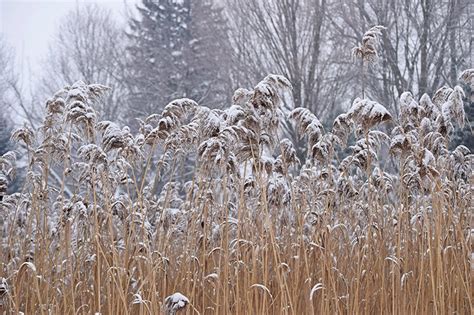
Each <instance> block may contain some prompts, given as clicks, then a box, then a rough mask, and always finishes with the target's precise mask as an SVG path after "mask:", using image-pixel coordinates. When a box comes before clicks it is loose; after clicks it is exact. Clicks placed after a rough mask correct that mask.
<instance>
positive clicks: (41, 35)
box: [0, 0, 138, 85]
mask: <svg viewBox="0 0 474 315" xmlns="http://www.w3.org/2000/svg"><path fill="white" fill-rule="evenodd" d="M137 1H138V0H0V33H2V34H3V35H4V37H5V38H6V40H7V42H8V44H9V45H10V46H11V47H12V48H13V49H14V50H15V54H16V63H17V64H16V69H17V71H18V72H19V73H21V74H22V75H23V76H24V77H28V76H34V74H35V72H36V71H38V67H39V64H40V62H41V59H42V58H43V57H44V56H45V54H46V52H47V51H48V45H49V42H50V39H51V38H52V37H54V35H55V33H56V31H57V29H58V25H59V22H60V21H61V18H62V17H63V16H64V15H66V13H67V12H69V11H70V10H73V9H74V8H75V7H76V6H81V5H84V4H85V3H97V4H98V5H100V6H103V7H105V8H108V9H110V10H111V11H112V12H113V14H114V15H116V18H117V19H118V20H123V21H124V20H125V12H126V8H127V7H128V8H130V7H133V4H134V3H136V2H137ZM24 79H26V80H23V83H24V84H26V85H28V83H29V82H27V81H29V80H28V79H27V78H24Z"/></svg>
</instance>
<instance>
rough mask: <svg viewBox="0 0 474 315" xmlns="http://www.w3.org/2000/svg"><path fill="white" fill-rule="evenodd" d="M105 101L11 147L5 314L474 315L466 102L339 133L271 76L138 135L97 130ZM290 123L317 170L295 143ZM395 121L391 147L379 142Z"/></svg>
mask: <svg viewBox="0 0 474 315" xmlns="http://www.w3.org/2000/svg"><path fill="white" fill-rule="evenodd" d="M380 30H381V29H378V28H375V29H373V30H371V31H369V32H368V33H367V34H366V36H365V37H364V41H363V45H364V46H363V47H361V48H360V54H362V56H363V57H364V58H369V59H370V58H373V54H374V53H375V52H374V51H375V49H374V41H375V37H376V36H377V35H378V34H379V33H380ZM371 56H372V57H371ZM463 76H464V75H463ZM106 91H107V88H105V87H103V86H100V85H86V84H84V83H82V82H78V83H76V84H74V85H73V86H71V87H66V88H65V89H63V90H62V91H60V92H58V93H57V94H56V95H54V96H53V98H51V99H50V100H48V101H47V104H46V105H47V106H46V108H47V115H46V117H45V120H44V124H43V125H42V126H41V128H40V129H39V130H37V131H33V130H31V129H29V128H27V127H24V128H20V129H18V130H17V131H15V133H14V134H13V136H12V137H13V138H14V139H15V140H17V141H20V142H23V143H24V144H26V146H27V149H26V150H27V153H28V158H29V161H28V162H29V163H28V165H29V166H28V176H27V180H26V182H25V185H24V188H23V190H22V191H21V192H17V193H14V194H11V195H8V194H5V191H6V187H7V185H8V183H9V180H10V177H11V176H13V173H14V164H15V159H16V156H15V154H13V153H7V154H5V155H3V156H2V157H0V194H1V195H3V200H2V201H1V218H2V223H3V224H2V226H1V231H0V232H1V238H2V251H1V255H0V261H1V264H2V272H3V276H4V277H5V278H1V281H0V299H1V300H0V301H1V302H2V305H1V306H0V307H3V308H4V309H5V310H7V312H9V313H20V312H24V313H25V314H28V313H34V312H43V313H48V312H49V313H53V314H66V313H75V314H90V313H101V314H158V313H160V312H164V313H165V314H175V313H179V312H182V313H187V314H190V313H193V314H194V313H196V314H198V313H200V314H205V313H215V314H222V313H232V314H243V313H249V314H280V313H281V314H283V313H288V314H308V313H321V314H331V313H348V314H358V313H373V314H375V313H380V312H382V311H383V312H388V313H406V314H408V313H422V314H428V313H433V314H434V313H468V312H469V310H470V309H472V292H471V291H470V287H471V285H470V283H471V279H470V277H471V273H472V267H471V266H470V264H469V261H468V260H469V257H470V255H471V252H472V247H471V243H470V242H472V236H470V235H471V234H470V233H472V231H471V223H472V190H473V189H472V188H473V187H472V182H473V179H474V178H473V172H472V162H473V155H472V154H471V152H469V150H468V149H467V148H466V147H463V146H459V147H457V148H455V149H454V150H453V151H450V150H448V148H449V141H450V136H451V132H452V130H453V129H454V125H453V123H456V125H459V126H462V124H463V123H464V120H465V118H464V112H463V107H462V98H463V97H464V94H463V91H462V89H461V88H460V87H454V88H453V89H451V88H443V89H441V90H440V91H438V92H437V93H436V94H435V95H434V96H433V99H430V97H429V96H428V95H426V94H425V95H423V96H422V98H421V99H420V101H419V102H418V101H417V100H415V99H414V97H413V95H412V94H410V93H404V94H402V96H401V98H400V102H399V107H400V108H399V113H400V114H399V115H398V117H394V116H392V115H391V114H390V113H389V112H388V111H387V109H386V108H385V107H383V106H382V105H380V104H378V103H376V102H373V101H371V100H369V99H359V98H358V99H356V100H354V102H353V104H352V107H351V108H350V109H349V110H348V111H347V113H343V114H341V115H339V116H338V117H337V118H336V119H335V121H334V124H333V127H332V130H331V131H326V130H324V128H323V125H322V124H321V122H320V121H319V120H318V118H317V117H316V116H315V115H314V114H313V113H311V112H310V111H309V110H308V109H304V108H296V109H293V110H291V111H287V107H288V103H287V99H288V98H289V95H290V92H291V84H290V83H289V82H288V80H286V79H285V78H283V77H281V76H276V75H270V76H268V77H267V78H265V79H264V80H263V81H262V82H260V83H259V84H258V85H257V86H256V87H255V88H254V89H252V90H245V89H239V90H237V91H236V92H235V94H234V97H233V103H232V104H231V106H230V107H228V108H226V109H222V110H216V109H209V108H207V107H204V106H200V105H199V104H197V103H196V102H194V101H192V100H189V99H178V100H175V101H173V102H171V103H170V104H168V105H167V106H166V107H165V108H164V110H163V112H162V113H157V114H153V115H151V116H149V117H147V118H146V119H144V120H142V121H140V129H139V131H137V132H136V133H134V132H132V131H131V130H130V128H128V127H126V126H125V127H122V126H120V125H118V124H117V123H115V122H111V121H97V113H96V112H95V110H94V106H95V103H96V102H97V100H98V98H100V97H102V95H104V93H106ZM288 121H290V122H293V123H295V124H296V127H297V128H296V129H297V131H298V132H299V134H300V136H301V137H305V138H306V139H307V148H306V149H307V156H306V158H305V159H304V160H303V159H302V160H300V159H301V157H298V156H297V151H296V149H295V144H293V143H292V141H291V140H289V139H288V138H285V137H283V136H282V135H283V132H282V130H283V129H284V128H283V127H284V126H285V125H287V124H288ZM386 122H389V124H386V126H384V127H385V128H391V132H387V133H385V132H383V131H381V130H377V127H378V126H379V125H380V124H381V123H386ZM353 133H354V134H355V136H356V139H355V140H354V141H352V140H351V141H349V140H348V139H350V137H351V135H352V134H353ZM348 142H349V144H350V145H349V146H348V144H347V143H348ZM345 149H349V150H345ZM348 151H351V153H350V154H348V155H344V152H348ZM387 151H389V152H390V155H387V153H386V152H387ZM191 157H194V158H195V160H194V162H193V163H194V164H195V167H194V168H193V169H192V170H191V172H190V173H189V174H188V175H187V176H182V174H181V173H183V172H184V171H186V168H185V167H184V166H185V159H186V158H191ZM178 290H179V291H180V292H183V293H184V294H185V295H186V296H184V295H183V294H181V293H173V292H175V291H178Z"/></svg>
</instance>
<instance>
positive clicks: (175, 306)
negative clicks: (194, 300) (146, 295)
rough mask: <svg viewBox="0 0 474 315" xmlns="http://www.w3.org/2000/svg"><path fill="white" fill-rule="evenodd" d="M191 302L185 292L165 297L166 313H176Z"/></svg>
mask: <svg viewBox="0 0 474 315" xmlns="http://www.w3.org/2000/svg"><path fill="white" fill-rule="evenodd" d="M188 304H189V300H188V298H187V297H186V296H184V295H183V294H181V293H179V292H176V293H174V294H172V295H170V296H168V297H166V299H165V303H164V313H165V314H166V315H174V314H176V312H178V311H179V310H181V309H184V308H185V307H186V305H188Z"/></svg>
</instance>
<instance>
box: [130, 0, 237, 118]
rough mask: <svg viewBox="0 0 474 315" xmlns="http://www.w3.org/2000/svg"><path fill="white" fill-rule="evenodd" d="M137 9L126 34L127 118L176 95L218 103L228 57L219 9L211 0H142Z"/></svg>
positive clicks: (149, 110) (225, 81) (154, 108)
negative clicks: (128, 40) (128, 111)
mask: <svg viewBox="0 0 474 315" xmlns="http://www.w3.org/2000/svg"><path fill="white" fill-rule="evenodd" d="M137 9H138V12H139V17H138V18H134V19H132V20H131V22H130V32H129V33H128V36H129V39H130V46H129V47H128V52H129V57H130V58H129V59H130V69H131V71H130V72H131V73H130V74H129V86H130V90H131V91H130V97H131V98H132V99H131V100H132V101H131V102H130V103H131V105H130V106H131V107H132V108H131V110H132V115H131V116H133V117H136V116H137V115H138V116H144V115H147V114H150V113H153V112H156V111H158V110H159V109H160V108H162V107H163V106H165V105H166V104H167V103H168V102H170V101H171V100H173V99H176V98H182V97H188V98H192V99H194V100H196V101H197V102H199V103H200V104H202V105H207V106H210V107H219V106H221V103H223V102H224V101H225V100H226V97H227V94H229V93H225V92H226V91H225V90H226V88H227V86H228V82H229V67H228V66H227V65H228V60H229V59H228V58H230V55H231V54H230V46H229V45H228V44H227V43H228V37H227V26H226V23H225V20H224V18H223V15H222V12H221V9H218V8H215V7H214V6H213V3H212V1H211V0H202V1H191V0H155V1H151V0H143V2H142V4H141V5H139V6H137Z"/></svg>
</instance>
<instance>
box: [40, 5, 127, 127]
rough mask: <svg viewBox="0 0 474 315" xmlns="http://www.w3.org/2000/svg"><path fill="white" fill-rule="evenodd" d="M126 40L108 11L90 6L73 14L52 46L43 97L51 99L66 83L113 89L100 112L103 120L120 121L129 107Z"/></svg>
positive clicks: (63, 22) (46, 69) (47, 63)
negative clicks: (88, 84) (125, 109)
mask: <svg viewBox="0 0 474 315" xmlns="http://www.w3.org/2000/svg"><path fill="white" fill-rule="evenodd" d="M123 37H124V36H123V32H122V30H121V29H120V28H119V27H118V26H117V24H116V22H115V21H114V20H113V19H112V17H111V12H109V11H107V10H106V9H103V8H101V7H99V6H97V5H86V6H84V7H78V8H77V9H75V10H74V11H71V12H69V14H68V15H67V16H66V17H65V18H64V19H63V21H62V23H61V25H60V27H59V29H58V32H57V35H56V37H55V39H54V41H53V43H52V44H51V46H50V51H49V54H48V56H47V59H46V61H45V67H44V70H45V74H44V76H43V79H42V82H41V86H40V95H51V93H52V92H53V91H56V90H57V89H58V88H59V87H61V86H63V85H64V84H65V83H67V84H73V83H74V82H76V81H78V80H82V81H84V82H86V83H96V82H100V83H101V84H104V85H107V86H109V87H111V88H112V90H111V92H110V94H109V96H108V97H107V98H106V99H105V101H104V102H103V103H102V104H101V105H102V106H101V108H98V109H99V110H100V111H102V112H103V118H106V119H110V118H114V119H115V118H117V117H120V116H121V115H122V114H123V109H124V108H125V107H126V104H125V100H126V97H124V95H125V93H126V88H125V86H124V83H123V82H124V81H123V80H121V78H122V77H123V72H124V71H125V69H126V68H125V67H124V63H123V61H124V59H123V58H124V56H125V53H124V44H125V40H124V38H123ZM105 104H107V106H105ZM102 107H103V108H102Z"/></svg>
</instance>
